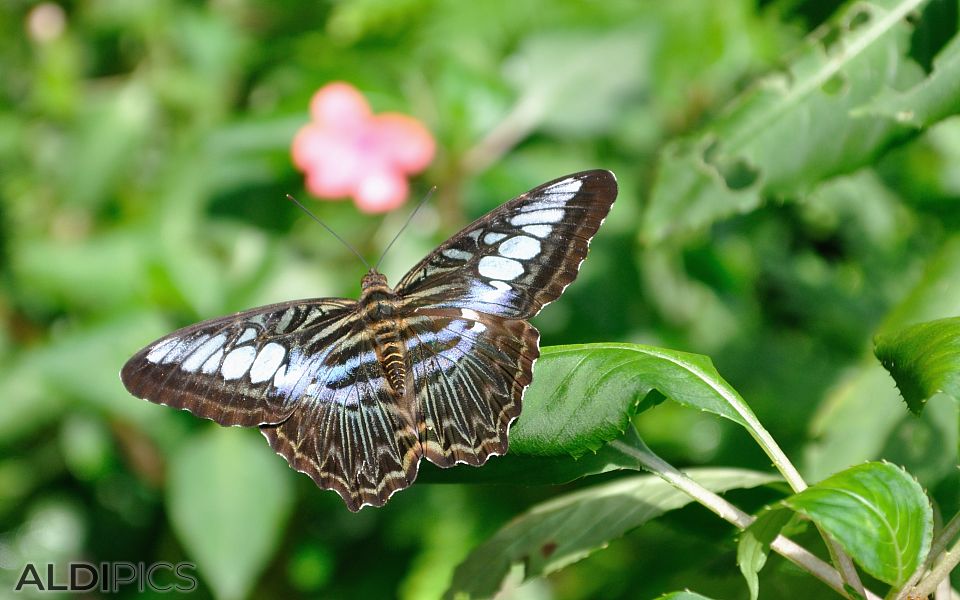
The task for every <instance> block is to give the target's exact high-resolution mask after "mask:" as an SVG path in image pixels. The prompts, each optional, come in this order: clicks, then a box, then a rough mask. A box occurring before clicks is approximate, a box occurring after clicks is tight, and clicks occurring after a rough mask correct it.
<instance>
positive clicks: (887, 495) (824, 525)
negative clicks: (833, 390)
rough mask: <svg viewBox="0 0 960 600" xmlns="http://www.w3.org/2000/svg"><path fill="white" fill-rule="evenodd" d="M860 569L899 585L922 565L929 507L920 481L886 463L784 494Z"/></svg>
mask: <svg viewBox="0 0 960 600" xmlns="http://www.w3.org/2000/svg"><path fill="white" fill-rule="evenodd" d="M782 504H783V505H784V506H788V507H790V508H792V509H793V510H795V511H797V512H799V513H801V514H803V515H805V516H807V517H808V518H810V520H812V521H813V522H814V523H816V524H817V526H818V527H820V529H821V530H823V531H825V532H826V533H828V534H829V535H830V537H832V538H833V539H834V540H836V541H837V542H838V543H839V544H840V545H841V546H842V547H843V549H844V551H846V552H847V554H849V555H850V556H851V557H852V558H853V559H854V560H855V561H856V562H857V564H859V565H860V566H861V567H863V569H864V570H865V571H866V572H867V573H869V574H870V575H872V576H873V577H875V578H877V579H879V580H880V581H883V582H886V583H889V584H890V585H893V586H894V587H898V586H900V585H902V584H903V583H905V582H906V581H907V579H908V578H909V577H910V575H912V574H913V572H914V571H916V570H917V568H918V567H919V566H920V565H922V564H923V561H924V560H925V559H926V557H927V553H928V552H929V551H930V540H931V538H932V536H933V511H932V509H931V507H930V501H929V500H928V499H927V497H926V495H925V494H924V493H923V489H922V488H921V487H920V484H919V483H917V481H916V480H915V479H914V478H913V477H911V476H910V475H909V474H907V473H906V472H905V471H904V470H903V469H901V468H899V467H897V466H894V465H892V464H890V463H876V462H874V463H866V464H863V465H857V466H856V467H852V468H850V469H847V470H846V471H842V472H840V473H837V474H836V475H833V476H831V477H828V478H827V479H825V480H823V481H821V482H820V483H818V484H816V485H813V486H811V487H809V488H807V489H806V490H804V491H802V492H800V493H799V494H796V495H794V496H791V497H789V498H786V499H784V500H783V501H782Z"/></svg>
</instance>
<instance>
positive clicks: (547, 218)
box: [510, 208, 563, 227]
mask: <svg viewBox="0 0 960 600" xmlns="http://www.w3.org/2000/svg"><path fill="white" fill-rule="evenodd" d="M562 219H563V209H562V208H544V209H541V210H531V211H529V212H522V213H519V214H517V215H514V216H513V218H511V219H510V224H511V225H515V226H517V227H520V226H521V225H535V224H539V223H556V222H558V221H560V220H562Z"/></svg>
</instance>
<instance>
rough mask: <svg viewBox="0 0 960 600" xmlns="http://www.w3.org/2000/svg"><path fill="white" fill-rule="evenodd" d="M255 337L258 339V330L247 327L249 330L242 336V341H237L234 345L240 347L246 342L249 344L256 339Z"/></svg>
mask: <svg viewBox="0 0 960 600" xmlns="http://www.w3.org/2000/svg"><path fill="white" fill-rule="evenodd" d="M255 337H257V330H256V329H254V328H253V327H247V328H246V329H245V330H244V331H243V335H241V336H240V339H239V340H237V341H236V342H234V343H235V344H237V345H240V344H242V343H244V342H249V341H250V340H252V339H253V338H255Z"/></svg>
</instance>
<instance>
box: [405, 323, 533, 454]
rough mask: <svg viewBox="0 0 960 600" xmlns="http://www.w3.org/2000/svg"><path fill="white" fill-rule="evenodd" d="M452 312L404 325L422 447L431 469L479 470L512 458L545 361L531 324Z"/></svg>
mask: <svg viewBox="0 0 960 600" xmlns="http://www.w3.org/2000/svg"><path fill="white" fill-rule="evenodd" d="M467 315H468V316H464V315H463V313H462V311H459V310H450V309H436V310H431V311H424V312H421V313H419V314H417V315H416V316H414V317H411V318H408V319H407V332H408V336H409V337H408V339H407V342H406V343H407V353H408V356H409V358H410V363H411V365H412V371H413V382H414V397H415V400H416V407H417V410H418V415H417V416H418V419H417V421H418V424H419V427H420V436H419V437H420V440H421V444H422V445H423V453H424V456H425V457H426V458H427V460H429V461H430V462H432V463H434V464H436V465H438V466H441V467H450V466H453V465H454V464H456V463H466V464H470V465H474V466H478V465H482V464H483V463H484V462H486V460H487V458H489V457H490V456H494V455H499V454H504V453H505V452H506V451H507V431H508V429H509V428H510V423H511V422H513V420H514V419H516V418H517V417H518V416H519V415H520V404H521V399H522V397H523V391H524V390H525V389H526V387H527V386H528V385H529V384H530V381H531V379H532V374H533V363H534V362H535V361H536V360H537V357H538V356H539V354H540V349H539V347H538V341H539V339H540V334H539V332H538V331H537V330H536V329H535V328H534V327H533V326H532V325H530V324H529V323H527V322H526V321H522V320H517V319H502V318H498V317H492V316H490V315H486V314H481V313H476V312H472V311H468V312H467Z"/></svg>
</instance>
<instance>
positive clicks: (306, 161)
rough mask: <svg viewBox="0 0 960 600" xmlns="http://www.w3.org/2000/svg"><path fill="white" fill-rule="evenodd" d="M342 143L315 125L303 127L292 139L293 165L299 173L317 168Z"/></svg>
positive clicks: (327, 131) (326, 130)
mask: <svg viewBox="0 0 960 600" xmlns="http://www.w3.org/2000/svg"><path fill="white" fill-rule="evenodd" d="M342 145H343V144H342V142H340V141H339V140H337V139H336V137H335V136H333V135H331V132H330V131H329V130H328V129H324V128H323V127H319V126H317V125H315V124H310V125H304V126H303V127H301V128H300V131H298V132H297V135H296V136H295V137H294V138H293V146H292V147H291V148H290V153H291V154H292V156H293V164H294V165H296V166H297V168H298V169H300V170H301V171H310V170H311V169H313V168H318V167H319V165H321V164H322V163H323V161H324V160H326V158H327V157H328V156H330V155H332V154H334V153H336V152H337V151H338V146H342Z"/></svg>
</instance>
